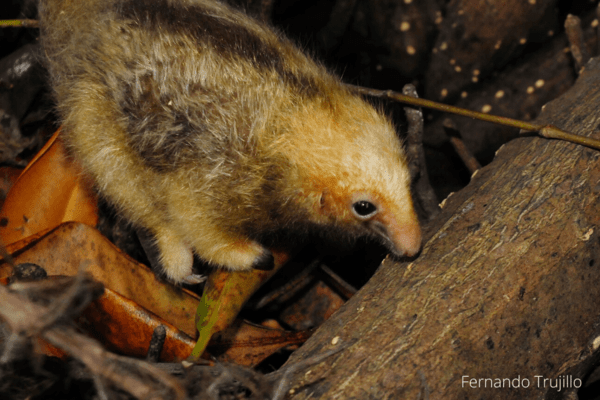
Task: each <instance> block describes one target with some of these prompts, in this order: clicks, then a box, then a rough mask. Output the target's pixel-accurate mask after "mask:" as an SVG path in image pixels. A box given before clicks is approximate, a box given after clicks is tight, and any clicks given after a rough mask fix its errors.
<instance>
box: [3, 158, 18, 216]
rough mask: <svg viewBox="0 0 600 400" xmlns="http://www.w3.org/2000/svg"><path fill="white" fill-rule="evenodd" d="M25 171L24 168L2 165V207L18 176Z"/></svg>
mask: <svg viewBox="0 0 600 400" xmlns="http://www.w3.org/2000/svg"><path fill="white" fill-rule="evenodd" d="M22 172H23V168H17V167H1V168H0V207H2V204H4V199H6V195H7V194H8V192H9V190H10V188H11V187H12V186H13V185H14V184H15V182H16V181H17V178H18V177H19V175H21V173H22Z"/></svg>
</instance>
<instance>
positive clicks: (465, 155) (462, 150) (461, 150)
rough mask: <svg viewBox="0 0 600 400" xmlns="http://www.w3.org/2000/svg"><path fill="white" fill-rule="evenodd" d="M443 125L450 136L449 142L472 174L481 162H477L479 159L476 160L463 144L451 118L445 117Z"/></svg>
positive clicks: (479, 166)
mask: <svg viewBox="0 0 600 400" xmlns="http://www.w3.org/2000/svg"><path fill="white" fill-rule="evenodd" d="M443 125H444V130H445V131H446V134H447V135H448V137H449V138H450V143H451V144H452V147H454V151H456V154H458V156H459V157H460V159H461V160H462V162H463V163H464V164H465V167H467V169H468V170H469V172H470V173H471V175H473V174H474V173H475V171H477V170H478V169H479V168H481V164H479V161H477V159H476V158H475V156H474V155H473V153H471V150H469V148H468V147H467V146H466V145H465V142H464V141H463V140H462V137H461V135H460V132H459V131H458V129H457V128H456V125H455V124H454V122H453V121H452V120H451V119H449V118H446V119H445V120H444V124H443Z"/></svg>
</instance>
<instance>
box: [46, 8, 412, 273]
mask: <svg viewBox="0 0 600 400" xmlns="http://www.w3.org/2000/svg"><path fill="white" fill-rule="evenodd" d="M40 21H41V41H42V44H43V46H44V50H45V53H46V56H47V65H48V68H49V71H50V75H51V78H52V86H53V89H54V93H55V97H56V102H57V105H58V110H59V113H60V115H61V117H62V119H63V124H64V131H65V134H66V137H65V140H66V142H67V144H68V146H69V149H70V151H71V153H72V154H73V156H74V157H75V158H76V159H77V160H78V161H79V162H80V163H81V164H82V165H83V166H84V168H85V170H86V171H87V172H88V173H89V174H90V175H91V176H92V177H93V179H94V181H95V182H96V185H97V187H98V190H99V192H100V193H101V194H103V195H104V196H105V197H106V198H108V199H109V200H110V201H111V202H112V203H114V204H115V205H116V207H117V208H118V209H119V210H121V212H122V213H123V214H124V215H125V216H126V217H127V218H129V219H130V220H131V221H132V222H133V223H134V224H136V225H137V226H140V227H143V228H145V229H147V230H148V231H150V232H151V233H152V234H153V235H154V236H155V237H156V244H157V246H158V250H159V253H160V260H161V263H162V265H163V268H164V270H165V272H166V274H167V276H168V277H169V278H171V279H172V280H174V281H177V282H179V281H182V280H183V279H184V278H185V277H186V276H188V275H190V274H191V272H192V269H191V268H192V260H193V256H192V252H195V253H196V254H197V255H198V256H199V257H200V258H202V259H203V260H205V261H207V262H209V263H211V264H213V265H218V266H224V267H228V268H231V269H233V270H246V269H249V268H252V267H260V266H261V265H260V264H265V263H266V264H268V263H269V262H272V256H271V254H270V252H269V250H267V249H266V248H265V247H264V246H263V244H261V243H266V242H267V241H270V240H272V239H273V238H275V239H276V238H277V236H278V235H279V234H280V233H281V232H284V231H286V232H288V235H289V232H292V234H298V235H300V236H303V235H305V234H306V233H309V232H312V231H326V232H327V231H331V233H332V234H336V235H337V234H339V233H341V232H343V234H344V235H345V236H348V237H357V236H361V235H371V236H377V237H379V238H381V239H382V240H383V241H384V242H385V243H386V244H387V246H388V247H389V248H390V250H391V251H393V252H394V253H396V254H408V255H414V254H415V253H417V252H418V250H419V248H420V241H421V234H420V230H419V225H418V221H417V218H416V216H415V213H414V210H413V206H412V202H411V197H410V191H409V175H408V170H407V166H406V160H405V156H404V153H403V150H402V148H401V145H400V143H399V141H398V139H397V137H396V134H395V132H394V130H393V128H392V126H391V125H390V123H389V122H388V121H387V119H386V118H384V117H383V116H382V115H381V114H380V113H378V112H377V111H376V110H375V109H374V108H373V107H372V106H370V105H369V104H367V103H366V102H365V101H363V100H362V99H361V98H359V97H357V96H355V95H353V94H351V93H350V92H349V91H348V90H347V89H346V88H345V87H344V86H343V85H342V84H341V83H340V81H339V80H338V79H337V78H335V77H334V76H332V75H331V74H329V73H328V72H327V71H326V70H325V69H324V68H323V67H321V66H320V65H319V64H317V63H315V62H314V61H312V60H311V59H310V58H308V57H307V56H305V55H304V54H303V53H302V52H301V51H299V50H298V49H297V48H296V47H295V46H294V45H293V44H291V43H290V42H289V41H288V40H286V39H285V38H282V37H281V36H280V35H279V34H278V33H276V32H275V31H273V30H271V29H270V28H268V27H266V26H264V25H261V24H259V23H257V22H256V21H254V20H253V19H251V18H250V17H248V16H246V15H245V14H243V13H241V12H239V11H236V10H233V9H231V8H229V7H228V6H225V5H223V4H221V3H218V2H216V1H214V0H42V1H41V5H40ZM359 202H362V203H360V204H359V206H362V207H363V208H362V209H360V207H359V206H356V204H358V203H359ZM367 202H368V203H367ZM370 205H372V206H373V207H375V209H376V211H375V212H374V213H368V212H369V211H370V210H372V208H370V207H371V206H370ZM357 207H359V208H358V209H359V211H360V210H363V211H360V212H362V213H363V214H365V213H368V215H366V216H365V215H360V214H357V212H356V211H355V210H356V209H357ZM262 266H264V265H262Z"/></svg>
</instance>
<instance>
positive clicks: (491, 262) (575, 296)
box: [288, 59, 600, 399]
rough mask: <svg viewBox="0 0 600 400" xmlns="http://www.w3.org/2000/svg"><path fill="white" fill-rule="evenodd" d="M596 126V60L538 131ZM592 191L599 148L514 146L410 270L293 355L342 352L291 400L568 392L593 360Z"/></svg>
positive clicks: (378, 281) (456, 201)
mask: <svg viewBox="0 0 600 400" xmlns="http://www.w3.org/2000/svg"><path fill="white" fill-rule="evenodd" d="M599 117H600V60H599V59H592V60H591V61H590V62H589V63H588V64H587V65H586V67H585V70H584V71H583V73H582V74H581V76H580V78H579V79H578V81H577V82H576V84H575V85H574V86H573V87H572V88H571V89H570V90H569V91H568V92H567V93H565V94H564V95H563V96H562V97H560V98H559V99H557V100H555V101H553V102H551V103H549V104H547V105H546V106H545V107H544V109H543V111H542V114H541V115H540V117H539V118H538V120H541V121H544V122H547V123H551V124H554V125H556V126H558V127H559V128H562V129H565V130H569V131H571V132H574V133H579V134H583V135H589V136H592V135H593V136H596V137H598V136H600V134H598V133H597V132H596V131H597V129H598V124H599V123H600V120H599ZM599 192H600V153H599V152H598V151H595V150H591V149H588V148H584V147H581V146H577V145H574V144H571V143H565V142H561V141H553V140H547V139H542V138H537V137H528V138H521V139H517V140H514V141H512V142H510V143H508V144H507V145H505V146H504V147H503V148H501V150H500V151H499V152H498V154H497V156H496V158H495V160H494V161H493V162H492V163H491V164H490V165H488V166H487V167H485V168H483V169H481V170H480V171H478V173H477V174H475V175H474V176H473V178H472V180H471V183H470V184H469V185H468V186H467V187H466V188H465V189H463V190H462V191H460V192H459V193H456V194H454V195H452V196H451V197H449V198H448V199H447V201H446V204H445V207H444V210H443V211H442V213H441V214H440V215H439V216H438V218H437V219H436V220H435V222H434V223H433V224H432V226H431V227H430V228H429V229H428V233H427V238H428V240H427V242H426V245H425V246H424V249H423V251H422V253H421V255H420V256H419V257H418V259H416V260H415V261H414V262H412V263H410V264H408V265H406V264H400V263H398V262H395V261H393V260H391V259H389V258H388V259H386V260H385V261H384V262H383V264H382V265H381V267H380V268H379V270H378V271H377V273H376V274H375V276H374V277H373V278H372V279H371V280H370V281H369V282H368V283H367V285H366V286H365V287H363V288H362V289H361V290H360V291H359V292H358V293H357V294H356V296H354V297H353V298H352V299H350V301H348V302H347V303H346V304H345V305H344V306H343V307H342V308H341V309H340V310H339V311H338V312H337V313H336V314H335V315H333V316H332V317H331V318H330V319H329V320H328V321H327V322H326V323H325V324H324V325H323V326H322V327H321V328H320V329H319V330H318V331H317V332H316V333H315V335H314V336H313V337H312V338H311V339H309V340H308V341H307V342H306V344H305V345H304V346H303V347H302V348H301V349H299V350H298V351H296V352H295V353H294V355H293V356H292V358H291V360H290V362H296V361H299V360H301V359H305V358H307V357H310V356H311V355H314V354H316V353H320V352H323V351H325V350H327V349H328V348H330V347H332V345H331V344H330V342H331V341H332V339H333V338H334V337H339V339H340V340H341V342H344V343H350V345H349V347H347V348H346V349H345V350H343V351H342V352H340V353H339V354H336V355H334V356H332V357H329V358H328V359H326V360H325V361H324V362H323V363H321V364H319V365H318V366H314V367H313V368H311V370H312V371H311V373H306V372H305V373H303V374H299V375H298V376H296V377H295V381H293V382H292V388H293V389H294V390H293V395H288V398H293V399H306V398H311V399H317V398H327V399H353V398H356V399H399V398H404V399H427V398H432V399H435V398H445V399H454V398H460V399H482V398H486V399H490V398H501V399H522V398H528V399H529V398H537V399H541V398H547V399H551V398H560V397H562V396H563V395H565V394H566V393H570V394H572V392H573V391H574V390H575V386H577V385H578V384H579V381H577V380H576V379H581V380H582V381H583V378H584V377H585V375H586V373H587V372H589V370H590V368H591V367H592V365H593V364H594V363H595V362H596V361H598V359H599V358H600V357H599V353H598V347H600V328H599V322H600V318H599V317H600V307H598V304H600V284H599V282H600V243H599V242H600V203H599V202H598V200H597V196H598V193H599ZM465 377H466V378H465ZM486 378H487V379H491V381H483V380H479V379H486ZM470 379H476V380H477V381H475V384H474V385H473V384H472V382H473V381H470ZM557 379H558V380H557ZM465 381H466V384H465V383H464V382H465ZM517 383H519V384H520V385H519V387H515V386H517V385H516V384H517ZM527 383H528V387H526V388H525V387H523V386H524V385H526V384H527ZM558 384H560V385H561V388H560V391H559V390H558V387H556V388H552V387H550V386H551V385H552V386H557V385H558ZM490 385H491V387H490ZM498 385H500V387H494V386H498ZM565 386H567V387H565ZM569 386H570V387H569Z"/></svg>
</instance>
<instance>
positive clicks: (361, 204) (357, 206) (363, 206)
mask: <svg viewBox="0 0 600 400" xmlns="http://www.w3.org/2000/svg"><path fill="white" fill-rule="evenodd" d="M352 210H353V211H354V214H355V215H356V216H357V217H358V218H360V219H366V218H369V217H372V216H373V215H375V214H376V213H377V207H375V205H374V204H373V203H370V202H368V201H365V200H360V201H357V202H356V203H354V204H352Z"/></svg>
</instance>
